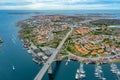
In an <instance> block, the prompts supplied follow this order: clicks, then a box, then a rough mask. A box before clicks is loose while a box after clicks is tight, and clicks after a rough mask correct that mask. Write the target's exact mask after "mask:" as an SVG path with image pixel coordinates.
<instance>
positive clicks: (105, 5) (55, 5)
mask: <svg viewBox="0 0 120 80" xmlns="http://www.w3.org/2000/svg"><path fill="white" fill-rule="evenodd" d="M119 2H120V1H119V0H1V1H0V6H1V7H0V9H33V10H56V9H57V10H70V9H71V10H78V9H120V5H119Z"/></svg>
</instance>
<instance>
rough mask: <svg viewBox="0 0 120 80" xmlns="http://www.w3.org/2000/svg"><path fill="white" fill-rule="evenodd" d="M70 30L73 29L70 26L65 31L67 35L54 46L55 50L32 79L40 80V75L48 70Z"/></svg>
mask: <svg viewBox="0 0 120 80" xmlns="http://www.w3.org/2000/svg"><path fill="white" fill-rule="evenodd" d="M72 31H73V28H72V27H71V30H70V31H69V32H68V33H67V35H66V36H65V37H64V38H63V40H62V41H61V42H60V44H59V45H58V47H57V48H56V50H55V52H54V53H53V54H52V55H51V56H50V57H49V59H48V60H47V61H46V63H45V64H44V65H43V67H42V69H41V70H40V71H39V73H38V74H37V76H36V77H35V78H34V80H42V77H43V76H44V74H45V73H46V71H47V70H48V68H49V67H50V65H51V64H52V62H53V61H54V59H55V57H56V55H57V54H58V52H59V50H60V49H61V47H62V46H63V44H64V42H65V41H66V39H67V38H68V36H69V35H70V34H71V32H72Z"/></svg>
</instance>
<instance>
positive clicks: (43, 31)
mask: <svg viewBox="0 0 120 80" xmlns="http://www.w3.org/2000/svg"><path fill="white" fill-rule="evenodd" d="M16 25H17V26H19V27H20V28H21V29H20V30H19V38H20V39H21V41H22V42H23V45H24V47H25V48H26V50H27V51H28V53H31V54H32V55H33V61H35V62H36V63H39V64H40V63H44V62H46V61H47V60H48V59H49V57H50V56H51V55H52V54H54V52H55V50H56V48H57V46H58V45H59V44H60V42H61V41H62V39H63V38H64V37H65V36H66V34H67V33H68V32H69V31H70V30H71V28H73V31H72V33H71V34H70V35H69V37H68V38H67V40H66V41H65V42H64V44H63V46H62V48H61V49H60V51H59V54H58V55H57V57H56V59H55V60H56V61H60V60H63V59H67V60H68V61H69V60H70V59H72V60H78V61H81V62H83V63H86V64H88V63H97V62H99V63H110V62H117V61H120V27H119V25H120V19H115V16H113V15H112V14H77V15H39V16H32V17H30V18H28V19H26V20H22V21H19V22H17V23H16ZM111 26H117V27H111Z"/></svg>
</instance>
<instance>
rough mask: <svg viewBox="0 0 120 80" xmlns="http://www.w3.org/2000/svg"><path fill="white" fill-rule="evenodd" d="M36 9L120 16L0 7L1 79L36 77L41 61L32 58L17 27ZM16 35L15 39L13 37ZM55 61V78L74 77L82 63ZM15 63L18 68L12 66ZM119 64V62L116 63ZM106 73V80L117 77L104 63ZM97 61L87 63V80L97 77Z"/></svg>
mask: <svg viewBox="0 0 120 80" xmlns="http://www.w3.org/2000/svg"><path fill="white" fill-rule="evenodd" d="M9 12H30V14H27V15H20V14H18V15H13V14H8V13H9ZM34 12H40V14H37V15H50V14H64V15H73V14H85V13H109V14H114V15H117V17H118V18H119V17H120V16H119V14H120V11H110V10H107V11H104V10H103V11H101V10H100V11H98V10H96V11H92V10H90V11H83V10H82V11H70V10H68V11H22V10H21V11H19V10H15V11H14V10H12V11H10V10H0V37H2V38H3V39H4V43H3V47H2V48H0V80H33V79H34V77H35V76H36V74H37V73H38V71H39V70H40V69H41V67H42V65H38V64H36V63H34V62H33V61H32V56H31V55H30V54H28V53H27V52H26V50H25V49H24V48H23V46H22V43H21V41H20V40H19V38H18V30H19V29H20V28H18V27H16V26H15V23H16V22H17V21H19V20H24V19H27V18H29V17H31V16H34V15H36V14H35V13H34ZM12 39H14V40H15V41H13V40H12ZM56 64H57V63H55V62H54V63H53V65H52V67H53V71H54V75H53V79H52V80H74V78H75V73H76V70H77V68H78V67H79V63H78V62H76V61H71V62H70V63H69V65H68V66H65V61H62V62H61V63H59V64H57V66H56ZM12 65H14V66H15V68H16V69H15V70H14V71H13V70H12ZM117 65H118V68H120V63H117ZM102 67H103V71H104V76H105V77H106V78H107V80H116V76H115V75H113V74H112V73H111V72H110V66H109V65H108V64H105V65H102ZM94 68H95V65H93V64H89V65H85V67H84V69H85V71H86V74H87V77H86V78H85V79H84V80H97V78H95V77H94ZM48 77H49V76H48V75H47V74H45V76H44V77H43V80H50V79H49V78H48Z"/></svg>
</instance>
